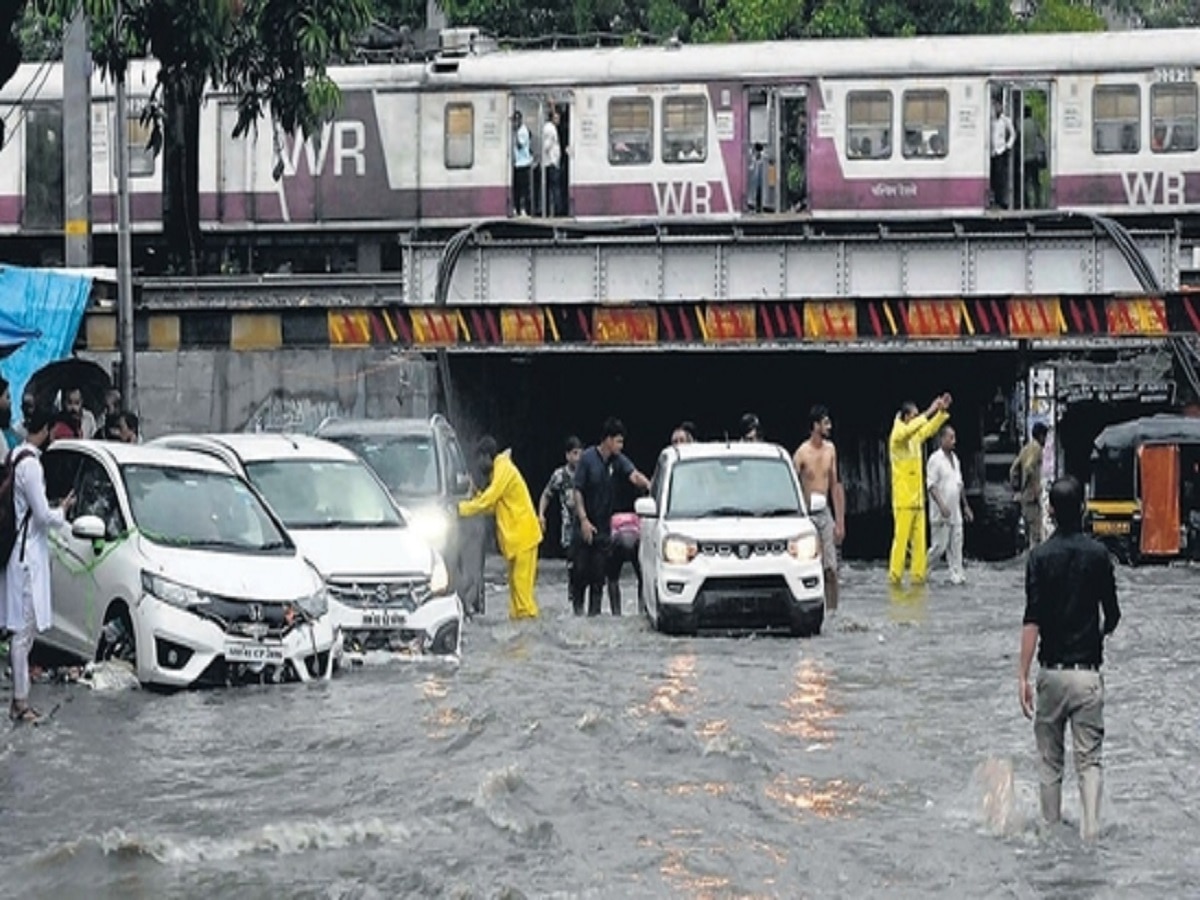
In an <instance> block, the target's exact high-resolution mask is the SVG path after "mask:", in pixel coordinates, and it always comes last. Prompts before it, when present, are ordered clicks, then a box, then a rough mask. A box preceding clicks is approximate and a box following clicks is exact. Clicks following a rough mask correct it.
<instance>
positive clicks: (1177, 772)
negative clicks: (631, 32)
mask: <svg viewBox="0 0 1200 900" xmlns="http://www.w3.org/2000/svg"><path fill="white" fill-rule="evenodd" d="M969 574H970V576H971V577H972V583H971V584H970V585H968V586H967V587H966V588H951V587H949V586H942V585H938V584H934V585H932V586H930V587H929V588H928V589H926V590H925V591H924V592H923V593H920V594H911V593H910V594H906V595H898V596H889V594H888V592H887V590H886V588H885V587H884V585H883V582H884V577H883V573H882V572H881V570H879V569H878V568H873V567H870V568H851V569H849V570H847V571H845V573H844V582H845V584H844V587H843V610H842V611H841V612H840V613H839V615H838V617H836V618H835V619H833V620H832V622H830V623H829V624H828V625H827V628H826V630H825V633H824V634H823V635H822V636H820V637H818V638H815V639H812V640H800V641H794V640H774V639H771V640H727V639H700V640H694V639H668V638H663V637H661V636H659V635H656V634H654V633H652V632H650V631H649V630H648V629H647V627H646V626H645V624H644V623H643V622H642V621H641V620H639V619H637V618H636V617H633V616H626V617H625V618H623V619H612V618H609V617H607V616H605V617H603V618H600V619H597V620H590V621H589V620H577V619H575V618H573V617H571V616H569V615H567V614H566V613H565V602H564V601H563V600H562V599H561V593H562V583H561V577H560V575H561V573H560V571H559V568H558V566H557V565H549V566H547V568H546V569H545V572H544V575H543V577H542V582H541V585H540V592H541V602H542V605H543V609H544V612H545V616H544V618H543V620H542V621H541V622H539V623H536V624H533V625H531V626H529V627H516V626H513V625H510V624H508V623H507V622H505V621H503V619H502V617H501V615H500V611H502V610H503V607H504V602H503V598H502V596H501V595H499V594H497V593H495V592H493V593H492V594H491V595H490V598H489V605H490V608H491V609H492V610H494V611H495V612H493V613H492V614H490V615H489V616H486V617H484V618H482V619H476V620H475V621H474V622H472V623H471V624H470V626H469V630H468V632H467V649H466V654H465V659H464V661H463V663H462V665H461V666H460V667H458V668H421V667H415V666H411V665H410V666H405V665H387V666H381V667H370V668H366V669H362V670H358V671H354V672H352V673H349V674H347V675H345V676H344V677H340V678H338V679H335V680H334V681H333V682H331V683H328V684H319V685H312V686H298V687H288V688H283V689H279V688H275V689H257V688H253V689H243V690H231V691H215V692H206V693H195V694H182V695H175V696H157V695H154V694H149V693H146V692H142V691H137V690H130V689H128V688H127V687H123V686H122V684H121V682H120V679H119V678H115V677H114V678H110V679H108V683H106V684H104V685H101V687H102V688H103V689H100V690H89V689H86V688H81V687H51V686H37V687H35V700H36V701H37V702H40V703H41V704H42V705H43V706H45V707H52V706H53V705H55V704H60V706H59V709H58V712H57V714H56V715H55V717H54V719H53V721H52V724H50V725H49V726H46V727H41V728H29V727H23V728H18V729H13V730H11V731H8V730H5V731H3V732H2V733H0V808H2V818H0V856H2V858H3V859H4V860H5V869H4V872H3V874H2V875H0V882H3V885H4V888H5V890H6V892H7V893H8V895H9V896H54V897H75V896H80V897H83V896H87V897H104V896H111V897H117V896H120V897H165V896H171V897H211V896H218V895H219V896H238V897H259V896H262V897H267V896H270V897H278V896H296V897H346V898H349V897H363V898H368V897H389V898H390V897H402V896H413V897H440V896H446V897H517V896H529V897H542V896H564V897H565V896H582V897H622V898H630V897H660V896H694V897H700V896H711V897H726V896H729V897H732V896H738V897H742V896H762V897H788V898H792V897H801V896H814V897H816V896H820V897H851V898H858V897H864V896H889V897H892V896H972V897H985V896H996V897H1000V896H1003V897H1068V898H1070V897H1122V898H1125V897H1140V896H1145V897H1162V896H1174V897H1183V896H1197V895H1198V894H1200V842H1197V840H1196V835H1197V834H1200V823H1198V822H1197V815H1198V813H1197V810H1200V766H1197V765H1196V764H1195V760H1196V759H1197V757H1198V756H1200V723H1198V720H1197V713H1196V706H1195V702H1194V697H1195V690H1194V685H1195V678H1196V674H1195V670H1196V664H1197V662H1198V661H1200V649H1198V648H1200V624H1198V623H1200V616H1198V615H1197V612H1196V596H1197V590H1196V585H1197V573H1196V572H1195V571H1194V570H1188V569H1160V570H1139V571H1136V572H1133V573H1130V572H1122V573H1120V576H1119V577H1120V588H1121V599H1122V603H1123V606H1124V610H1125V619H1124V620H1123V622H1122V627H1121V629H1119V630H1118V632H1117V634H1116V635H1115V636H1114V638H1112V639H1111V640H1110V642H1109V645H1108V654H1109V665H1108V666H1107V667H1106V674H1105V678H1106V683H1107V690H1108V739H1107V744H1106V763H1107V769H1106V785H1105V788H1106V798H1105V807H1104V813H1103V815H1104V822H1105V824H1104V830H1103V834H1102V838H1101V841H1100V843H1099V846H1098V847H1095V848H1089V847H1085V846H1084V845H1082V844H1081V843H1080V841H1079V839H1078V837H1077V835H1076V834H1075V831H1074V830H1073V829H1072V827H1070V823H1075V822H1077V821H1078V799H1077V797H1076V794H1075V790H1074V781H1073V778H1071V779H1070V781H1069V784H1068V788H1067V790H1066V791H1065V796H1066V816H1067V819H1068V825H1065V826H1062V827H1058V828H1055V829H1052V830H1045V829H1043V828H1040V827H1039V826H1038V824H1037V821H1036V810H1037V803H1036V782H1035V778H1036V775H1035V769H1034V759H1033V737H1032V732H1031V729H1030V726H1029V725H1028V723H1027V722H1026V721H1025V720H1024V719H1023V718H1022V716H1021V714H1020V711H1019V709H1018V706H1017V695H1016V680H1015V675H1014V673H1015V668H1016V652H1017V646H1018V639H1019V627H1020V625H1019V623H1020V614H1021V603H1022V601H1021V596H1020V590H1021V570H1020V568H1019V566H1018V565H1017V564H1009V565H1006V566H1002V567H995V568H975V569H973V570H971V571H970V572H969ZM1069 777H1070V776H1069Z"/></svg>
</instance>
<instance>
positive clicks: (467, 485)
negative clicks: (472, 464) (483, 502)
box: [454, 472, 471, 494]
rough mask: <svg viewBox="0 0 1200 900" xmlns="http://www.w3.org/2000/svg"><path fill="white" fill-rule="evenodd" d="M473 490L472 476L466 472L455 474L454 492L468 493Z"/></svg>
mask: <svg viewBox="0 0 1200 900" xmlns="http://www.w3.org/2000/svg"><path fill="white" fill-rule="evenodd" d="M470 492H471V476H470V475H468V474H467V473H466V472H459V473H458V474H457V475H455V476H454V493H456V494H468V493H470Z"/></svg>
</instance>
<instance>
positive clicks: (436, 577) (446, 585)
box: [429, 553, 450, 597]
mask: <svg viewBox="0 0 1200 900" xmlns="http://www.w3.org/2000/svg"><path fill="white" fill-rule="evenodd" d="M449 591H450V571H449V570H448V569H447V568H446V561H445V560H444V559H442V555H441V554H440V553H435V554H434V555H433V571H431V572H430V573H429V593H430V595H431V596H434V597H440V596H441V595H442V594H445V593H448V592H449Z"/></svg>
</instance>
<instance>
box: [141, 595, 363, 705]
mask: <svg viewBox="0 0 1200 900" xmlns="http://www.w3.org/2000/svg"><path fill="white" fill-rule="evenodd" d="M134 619H135V622H134V628H135V630H136V634H137V661H138V664H137V670H138V680H139V681H141V682H142V683H143V684H148V685H155V686H158V687H165V688H189V687H197V686H203V685H213V686H216V685H227V684H240V683H268V684H270V683H279V682H290V681H312V680H315V679H319V678H328V677H330V675H331V674H332V671H333V662H334V661H335V660H336V659H337V658H338V656H340V654H341V636H340V635H339V634H337V632H336V631H335V629H334V626H333V623H332V621H331V620H330V617H329V616H328V615H325V616H322V617H321V618H319V619H316V620H315V621H304V622H298V623H297V624H295V625H293V626H291V627H290V628H289V629H288V630H287V631H286V632H285V633H284V634H282V635H281V636H278V637H272V636H264V637H261V638H254V637H249V636H246V635H245V634H241V633H234V632H230V631H226V630H225V629H224V628H223V627H222V626H221V625H220V624H218V623H217V622H214V621H212V620H211V619H206V618H204V617H203V616H201V615H199V614H197V613H194V612H191V611H189V610H185V609H180V608H179V607H177V606H172V605H171V604H169V603H165V602H163V601H162V600H159V599H157V598H156V597H151V596H143V597H142V599H141V601H140V602H139V603H138V604H137V608H136V610H135V612H134Z"/></svg>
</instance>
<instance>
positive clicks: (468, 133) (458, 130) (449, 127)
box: [443, 103, 475, 169]
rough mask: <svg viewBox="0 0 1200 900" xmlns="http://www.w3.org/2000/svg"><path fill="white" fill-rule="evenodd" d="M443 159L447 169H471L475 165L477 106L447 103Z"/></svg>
mask: <svg viewBox="0 0 1200 900" xmlns="http://www.w3.org/2000/svg"><path fill="white" fill-rule="evenodd" d="M445 126H446V127H445V145H444V151H443V159H444V162H445V164H446V168H447V169H469V168H471V166H473V165H475V106H474V105H473V104H471V103H447V104H446V113H445Z"/></svg>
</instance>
